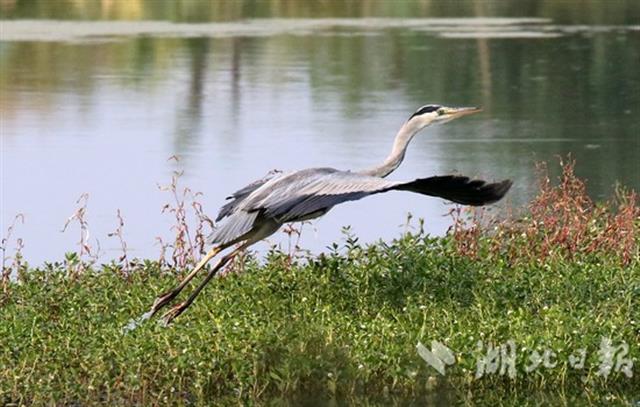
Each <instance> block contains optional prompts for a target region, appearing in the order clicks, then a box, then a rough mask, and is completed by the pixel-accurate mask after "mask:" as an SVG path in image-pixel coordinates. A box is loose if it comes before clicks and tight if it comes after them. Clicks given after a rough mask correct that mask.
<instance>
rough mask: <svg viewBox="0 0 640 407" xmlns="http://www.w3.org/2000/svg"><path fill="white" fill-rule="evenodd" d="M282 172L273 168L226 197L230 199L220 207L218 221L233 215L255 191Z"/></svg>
mask: <svg viewBox="0 0 640 407" xmlns="http://www.w3.org/2000/svg"><path fill="white" fill-rule="evenodd" d="M280 174H282V171H280V170H271V171H269V172H268V173H267V175H265V176H264V177H262V178H260V179H259V180H256V181H253V182H252V183H251V184H249V185H247V186H246V187H244V188H241V189H239V190H237V191H236V192H234V193H233V194H231V195H229V196H228V197H227V198H226V199H227V200H229V202H227V203H226V204H224V205H223V206H222V207H221V208H220V212H218V216H217V217H216V222H220V221H221V220H222V219H224V218H225V217H227V216H229V215H231V214H232V213H233V212H234V211H235V209H236V208H237V207H238V205H240V204H241V203H242V201H243V200H244V199H245V198H246V197H248V196H249V195H250V194H251V193H252V192H253V191H255V190H256V189H258V188H260V187H261V186H262V185H264V184H265V183H266V182H267V181H269V180H271V179H273V178H274V177H276V176H278V175H280Z"/></svg>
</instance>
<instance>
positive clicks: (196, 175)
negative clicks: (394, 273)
mask: <svg viewBox="0 0 640 407" xmlns="http://www.w3.org/2000/svg"><path fill="white" fill-rule="evenodd" d="M13 13H14V14H11V13H9V15H7V16H5V17H8V18H12V19H13V20H12V21H3V22H2V23H1V24H2V32H1V36H0V39H1V41H0V113H1V123H0V124H1V129H0V130H1V141H2V155H1V158H2V175H1V180H0V182H1V183H2V211H1V212H2V213H1V220H2V230H5V229H6V227H7V225H8V223H9V222H10V221H11V219H12V218H13V216H14V215H15V214H16V213H24V214H25V217H26V223H25V224H24V225H21V226H20V227H19V228H18V230H17V235H19V236H20V237H22V238H23V239H24V242H25V249H24V254H25V256H26V258H27V259H28V260H30V261H31V262H33V263H36V264H38V263H41V262H42V261H45V260H49V261H52V260H59V259H61V258H62V255H63V253H64V252H66V251H71V250H74V249H75V248H76V241H77V238H78V236H77V230H75V229H73V228H72V229H71V230H70V231H68V232H66V233H64V234H63V233H61V232H60V230H61V228H62V226H63V225H64V222H65V220H66V218H67V217H68V216H69V215H71V214H72V213H73V211H74V209H75V207H76V205H75V200H76V199H77V198H78V197H79V196H80V195H81V194H82V193H84V192H87V193H89V196H90V199H89V206H88V215H87V219H88V221H89V226H90V230H91V234H92V241H93V239H94V238H97V239H99V241H100V247H101V251H102V253H103V256H102V258H103V259H104V260H107V259H110V258H114V257H116V256H117V255H118V247H119V246H118V242H117V240H116V239H114V238H109V237H107V234H108V233H109V232H111V231H113V230H114V229H115V227H116V223H117V220H116V211H117V210H118V209H120V210H121V211H122V214H123V216H124V219H125V222H126V224H125V228H124V234H125V238H126V240H127V242H128V244H129V247H130V249H131V250H132V253H131V254H132V255H135V256H140V257H157V255H158V247H157V246H154V243H155V237H156V236H163V237H164V238H165V239H166V238H167V237H168V236H170V234H171V232H170V231H169V230H168V229H169V226H170V225H171V222H170V217H169V216H167V215H166V214H162V213H161V211H160V209H161V207H162V206H163V204H164V203H165V202H167V201H168V200H169V199H170V196H168V195H167V193H166V192H161V191H159V190H158V187H157V185H158V184H159V183H160V184H166V183H167V182H168V180H169V178H170V177H171V174H172V171H174V170H184V176H183V178H182V180H181V182H182V184H183V185H188V186H189V187H190V188H192V189H193V190H196V191H202V192H203V193H204V194H203V195H202V197H201V198H200V199H201V201H202V202H203V204H204V208H205V210H206V211H207V212H208V213H209V214H210V215H212V216H213V215H214V214H215V212H216V210H217V208H218V207H219V206H220V205H221V204H223V202H224V197H225V196H227V195H228V194H229V193H230V192H232V191H234V190H235V189H237V188H239V187H242V186H243V185H245V184H246V183H248V182H250V181H252V180H253V179H256V178H258V177H261V176H262V175H264V174H265V173H266V172H267V171H269V170H271V169H273V168H278V169H283V170H291V169H298V168H303V167H311V166H332V167H336V168H343V169H359V168H362V167H368V166H370V165H372V164H375V163H377V162H378V161H380V160H382V159H383V158H384V157H385V155H386V154H387V153H388V150H389V148H390V145H391V142H392V139H393V136H394V135H395V132H396V131H397V129H398V128H399V127H400V126H401V124H402V123H403V121H404V120H406V119H407V118H408V116H409V115H410V114H411V113H412V112H413V111H414V110H415V109H416V108H417V107H419V106H420V105H423V104H425V103H432V102H437V103H443V104H449V105H481V106H483V108H484V113H483V114H481V115H477V116H473V117H469V118H465V119H462V120H460V121H456V122H453V123H451V124H447V125H444V126H438V127H432V128H428V129H427V130H425V131H424V132H423V133H422V134H420V136H418V137H417V138H416V139H415V140H414V142H413V143H412V145H411V146H410V150H409V153H408V154H407V157H406V160H405V163H404V164H403V165H402V166H401V167H400V169H399V170H398V171H397V172H396V173H394V174H393V175H392V178H394V179H411V178H414V177H424V176H430V175H434V174H446V173H451V172H460V173H463V174H467V175H471V176H481V177H484V178H487V179H503V178H511V179H513V180H514V182H515V185H514V188H513V190H512V192H511V193H510V195H509V197H508V201H510V203H511V204H512V205H516V206H518V205H523V204H525V203H526V202H527V200H528V199H530V197H531V195H532V193H533V191H534V190H535V176H534V171H533V168H534V162H535V161H537V160H548V161H556V157H557V156H561V155H565V154H568V153H571V154H572V156H573V158H575V159H576V161H577V173H578V174H579V175H580V176H583V177H585V178H586V179H587V180H588V187H589V193H590V194H591V195H592V196H593V197H594V198H596V199H603V198H605V197H607V196H608V195H609V194H610V193H611V191H612V188H613V185H614V183H616V182H620V183H622V184H625V185H627V186H629V187H632V188H635V189H640V173H639V171H640V168H639V164H638V162H639V160H638V159H639V158H640V142H639V137H638V135H639V134H640V121H639V120H638V115H639V114H640V66H639V65H640V64H639V61H640V47H638V44H639V43H640V42H639V41H638V40H640V31H639V30H638V24H637V23H634V22H633V21H628V18H626V17H625V18H624V19H623V20H621V21H604V22H596V23H593V22H587V23H583V22H581V23H580V24H566V23H565V22H562V21H561V19H554V18H549V17H548V16H546V15H544V13H538V14H535V13H534V14H531V15H529V16H518V17H513V16H507V17H505V16H494V17H482V18H476V17H473V18H468V17H464V16H460V15H454V16H449V17H448V18H445V19H438V18H433V17H431V16H429V18H419V17H418V18H416V17H415V15H411V18H395V17H394V18H389V17H384V16H379V15H377V16H368V17H366V18H365V19H358V18H342V19H336V18H325V19H309V18H295V19H286V20H283V19H264V18H261V19H252V20H251V19H250V20H236V19H229V20H228V21H223V22H197V23H192V22H189V21H188V19H186V21H185V19H183V21H181V22H176V23H171V22H168V21H159V20H156V21H141V22H135V21H128V22H127V21H94V22H90V21H71V20H69V21H66V22H64V23H61V22H56V21H52V20H47V19H38V18H39V17H41V16H39V15H37V14H31V15H26V17H30V18H35V19H31V20H21V19H20V18H19V17H25V16H23V15H19V13H18V14H16V13H17V12H13ZM27 14H28V13H27ZM382 14H384V13H382ZM267 17H270V16H267ZM276 17H281V16H276ZM328 17H332V16H328ZM454 17H455V18H454ZM174 155H177V156H179V157H180V158H181V159H180V161H179V162H178V163H176V162H175V161H172V160H170V161H168V160H167V159H168V158H169V157H170V156H174ZM554 171H555V169H554ZM448 209H449V207H448V206H446V205H445V204H444V203H442V202H441V201H439V200H437V199H430V198H425V197H421V196H413V195H410V194H406V193H405V194H403V193H390V194H385V195H381V196H375V197H371V198H368V199H367V200H366V201H361V202H354V203H348V204H345V205H342V206H340V207H338V208H335V209H334V210H332V211H331V212H330V213H329V214H328V215H326V216H325V217H324V218H323V219H321V220H319V221H316V222H314V224H313V227H306V230H305V232H304V233H303V239H302V245H303V247H305V248H308V249H311V250H313V251H320V250H322V249H323V248H324V247H325V246H326V245H327V244H329V243H331V242H333V241H335V240H337V239H339V238H340V236H341V235H340V229H341V226H344V225H351V226H352V230H353V232H355V234H356V235H358V236H359V237H360V238H361V239H362V240H363V241H373V240H376V239H379V238H382V239H391V238H393V237H396V236H398V234H399V233H401V232H402V230H404V226H402V225H403V224H404V223H405V220H406V216H407V213H409V212H410V213H412V214H413V215H414V216H416V217H423V218H425V219H426V228H427V230H428V231H430V232H432V233H443V232H444V231H445V230H446V229H447V227H448V225H449V220H448V218H447V217H444V216H443V214H445V213H446V212H447V211H448ZM285 240H286V237H285V236H284V235H282V234H278V236H276V237H274V238H272V239H271V240H270V241H271V243H282V242H283V241H285ZM260 247H262V248H264V247H266V246H265V245H264V244H263V245H262V246H260Z"/></svg>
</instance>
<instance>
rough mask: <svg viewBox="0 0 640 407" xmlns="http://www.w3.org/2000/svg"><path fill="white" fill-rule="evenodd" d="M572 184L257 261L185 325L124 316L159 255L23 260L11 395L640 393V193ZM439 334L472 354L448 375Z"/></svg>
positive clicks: (568, 399) (153, 287)
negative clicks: (434, 225)
mask: <svg viewBox="0 0 640 407" xmlns="http://www.w3.org/2000/svg"><path fill="white" fill-rule="evenodd" d="M565 175H566V174H565ZM569 175H570V174H569ZM570 181H571V179H570V178H565V179H563V180H562V182H561V184H560V186H558V187H552V186H550V185H547V186H545V185H544V183H543V186H542V189H541V193H540V195H539V197H538V198H537V199H536V200H535V201H534V202H533V203H532V205H531V208H530V211H529V214H528V215H527V216H524V217H518V219H517V220H516V221H513V220H511V221H504V220H503V221H499V222H497V223H493V224H490V225H489V226H487V225H486V223H483V222H482V221H477V222H474V221H471V222H463V221H461V220H460V219H459V220H458V222H457V223H456V228H455V229H454V230H453V231H452V232H451V233H450V234H449V235H447V236H445V237H441V238H433V237H429V236H425V235H423V234H421V233H416V234H407V235H404V236H402V237H401V238H399V239H398V240H396V241H393V242H389V243H379V244H375V245H370V246H366V247H363V246H360V245H359V244H358V243H357V241H356V240H355V239H352V238H348V239H346V240H345V241H344V242H342V243H341V244H340V245H339V247H337V248H336V250H334V251H330V252H328V253H327V254H325V255H323V256H320V257H317V258H306V259H302V260H300V261H293V262H291V261H290V258H289V257H288V256H287V255H285V254H283V253H279V252H272V253H270V254H269V256H268V257H267V259H266V260H265V261H264V262H257V261H255V260H254V259H252V258H247V259H245V263H244V265H243V267H242V268H243V270H242V272H241V273H234V272H231V273H228V274H227V275H225V276H224V277H222V278H219V279H217V280H214V281H213V282H212V283H211V284H210V285H209V286H208V287H207V289H206V290H205V291H204V293H203V294H202V295H201V296H200V297H199V298H198V300H197V301H196V303H195V304H194V305H193V306H192V307H191V308H190V309H189V310H188V311H187V312H186V313H185V314H184V315H182V316H181V317H180V318H178V319H177V320H176V322H175V323H174V324H173V325H171V326H169V327H168V328H164V327H161V326H159V325H157V324H155V323H154V321H149V322H147V323H146V324H143V325H141V326H140V327H138V328H137V329H136V330H134V331H132V332H129V333H126V334H125V333H123V330H122V328H123V327H124V326H125V325H126V324H127V322H128V321H129V320H130V319H131V318H133V317H137V316H139V315H140V314H141V313H142V312H144V311H145V310H146V309H147V308H148V307H149V306H150V304H151V303H152V302H153V299H154V297H155V295H156V294H158V293H159V292H161V291H163V290H166V289H167V288H169V287H171V286H172V285H173V284H175V282H176V273H175V272H174V271H173V270H168V269H166V268H164V267H160V266H159V265H158V264H155V263H152V262H147V263H145V264H138V265H137V266H135V268H134V269H133V270H132V271H131V272H130V273H129V274H128V277H127V278H125V277H123V274H122V273H120V272H119V270H118V267H117V266H106V267H103V268H101V269H93V270H86V271H85V272H83V273H74V277H73V278H70V277H69V265H68V264H58V265H49V266H47V267H44V268H41V269H32V270H29V271H28V272H23V273H22V274H21V277H20V279H19V280H17V281H12V282H10V283H9V285H8V287H7V290H6V292H5V294H4V296H3V299H2V306H1V308H0V338H2V339H1V340H2V346H1V347H0V402H3V403H5V404H11V403H16V404H56V405H62V404H80V405H84V404H91V403H98V402H106V403H109V404H121V405H124V404H131V403H140V404H165V403H176V404H193V403H202V404H205V403H208V404H210V403H211V402H212V401H219V402H220V401H224V402H227V403H238V402H247V401H258V402H260V401H270V402H273V400H277V401H282V402H292V403H294V404H298V403H300V402H311V401H314V400H318V399H323V400H331V399H336V400H351V401H355V402H358V403H371V404H376V403H378V402H382V403H384V404H388V403H390V402H391V403H393V402H397V403H400V404H406V402H407V401H409V400H412V401H415V400H423V401H435V402H442V403H448V402H452V401H458V402H467V403H474V402H486V403H495V402H497V401H502V400H507V401H510V403H511V404H514V405H521V404H522V403H523V402H524V401H529V402H530V403H531V404H536V403H538V404H539V403H550V402H551V403H554V404H556V403H566V404H575V403H576V401H577V400H579V401H580V402H581V403H591V404H594V405H599V404H602V403H605V402H607V403H612V404H619V405H637V403H638V401H639V400H640V391H639V389H640V317H639V315H640V314H639V313H638V310H639V309H640V255H639V254H638V240H639V239H638V238H639V237H640V222H639V217H638V214H639V213H640V212H639V211H638V205H637V203H636V202H635V200H634V199H635V197H634V196H633V194H627V195H625V197H623V198H621V199H620V200H619V202H617V203H616V204H613V203H610V204H609V205H604V206H602V205H600V206H598V205H593V204H592V203H591V202H590V201H588V200H587V201H583V199H586V198H585V196H584V195H583V191H581V190H580V184H575V183H572V182H570ZM574 181H575V179H574ZM481 224H483V225H484V227H480V225H481ZM604 338H609V339H610V341H611V346H612V352H613V353H612V355H611V356H612V360H613V364H612V366H611V369H610V371H609V370H607V369H605V368H604V367H606V364H603V361H604V359H603V357H604V356H605V355H603V354H602V353H599V352H600V351H602V350H603V349H604V346H605V345H606V342H603V339H604ZM432 340H436V341H440V342H441V343H443V344H444V345H446V346H447V347H449V348H450V349H451V350H452V351H453V352H454V353H455V356H456V361H455V363H453V364H451V365H448V366H446V374H445V375H444V376H442V375H440V374H439V373H437V372H436V370H435V369H433V368H432V367H429V366H428V364H427V363H426V362H425V360H423V359H422V358H421V357H420V355H419V354H418V352H417V350H416V345H417V344H418V342H421V343H423V344H424V345H425V346H426V347H427V348H429V349H430V348H431V345H430V344H431V341H432ZM623 343H626V344H627V345H628V351H627V352H626V353H625V349H624V348H623V347H622V344H623ZM491 346H496V347H497V349H498V352H497V354H498V355H500V354H501V353H500V350H502V351H503V352H502V357H500V356H498V357H497V359H492V358H491V355H492V352H491V348H490V347H491ZM512 351H515V352H514V353H512ZM534 351H535V352H537V353H534ZM538 354H539V355H540V357H539V358H536V355H538ZM487 356H489V358H487ZM511 356H514V357H515V359H511ZM479 360H480V361H484V362H486V363H485V364H484V365H483V364H482V363H478V361H479ZM536 361H537V362H539V363H538V366H537V368H535V364H536ZM494 362H495V363H494ZM631 364H632V366H631ZM482 366H484V369H482ZM511 366H513V367H515V370H510V367H511ZM479 373H482V375H480V374H479ZM629 374H631V375H632V376H631V377H628V376H629ZM479 376H480V377H479Z"/></svg>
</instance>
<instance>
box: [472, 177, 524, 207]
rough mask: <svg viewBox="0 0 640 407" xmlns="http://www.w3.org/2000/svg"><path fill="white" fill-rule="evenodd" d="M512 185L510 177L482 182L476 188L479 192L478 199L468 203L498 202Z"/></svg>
mask: <svg viewBox="0 0 640 407" xmlns="http://www.w3.org/2000/svg"><path fill="white" fill-rule="evenodd" d="M512 185H513V181H511V180H510V179H505V180H503V181H500V182H494V183H491V184H487V183H484V184H483V185H482V186H480V187H479V188H478V189H477V191H478V192H479V196H478V197H477V198H478V199H477V200H476V201H475V202H473V203H470V205H473V206H482V205H488V204H492V203H495V202H498V201H499V200H501V199H502V198H504V196H505V195H506V194H507V192H509V190H510V189H511V186H512Z"/></svg>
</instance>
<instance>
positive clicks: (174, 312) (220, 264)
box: [162, 243, 248, 325]
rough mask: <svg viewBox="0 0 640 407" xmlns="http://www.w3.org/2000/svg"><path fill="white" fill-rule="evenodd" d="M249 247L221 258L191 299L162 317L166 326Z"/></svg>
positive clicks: (240, 248)
mask: <svg viewBox="0 0 640 407" xmlns="http://www.w3.org/2000/svg"><path fill="white" fill-rule="evenodd" d="M247 246H248V244H246V243H245V244H243V245H241V246H239V247H238V248H236V249H235V250H233V251H232V252H231V253H229V254H227V255H226V256H224V257H223V258H221V259H220V261H219V262H218V263H217V264H216V265H215V266H214V267H213V268H212V269H211V270H209V274H207V276H206V277H205V278H204V280H203V281H202V282H201V283H200V285H199V286H198V287H196V289H195V290H194V291H193V292H192V293H191V295H190V296H189V298H187V300H186V301H184V302H182V303H180V304H178V305H176V306H175V307H173V308H171V309H170V310H169V311H168V312H167V313H166V314H164V315H163V316H162V319H163V321H164V324H165V325H169V324H170V323H171V321H173V320H174V319H175V318H176V317H177V316H178V315H180V314H182V313H183V312H184V310H186V309H187V308H189V306H190V305H191V303H193V301H194V300H195V299H196V297H197V296H198V294H200V291H202V289H203V288H204V286H205V285H207V283H208V282H209V281H210V280H211V279H212V278H213V276H215V275H216V273H217V272H218V271H219V270H220V269H221V268H222V267H224V265H225V264H227V263H228V262H229V260H231V259H233V258H234V257H235V256H236V255H237V254H238V253H240V252H241V251H242V250H244V249H245V248H246V247H247Z"/></svg>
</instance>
